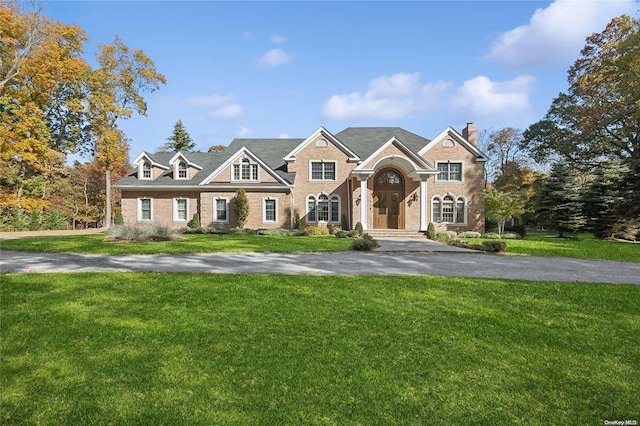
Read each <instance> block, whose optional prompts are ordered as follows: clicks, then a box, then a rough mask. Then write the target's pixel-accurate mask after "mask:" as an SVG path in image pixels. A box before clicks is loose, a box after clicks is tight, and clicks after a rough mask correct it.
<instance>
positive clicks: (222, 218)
mask: <svg viewBox="0 0 640 426" xmlns="http://www.w3.org/2000/svg"><path fill="white" fill-rule="evenodd" d="M213 221H214V222H229V199H228V198H214V200H213Z"/></svg>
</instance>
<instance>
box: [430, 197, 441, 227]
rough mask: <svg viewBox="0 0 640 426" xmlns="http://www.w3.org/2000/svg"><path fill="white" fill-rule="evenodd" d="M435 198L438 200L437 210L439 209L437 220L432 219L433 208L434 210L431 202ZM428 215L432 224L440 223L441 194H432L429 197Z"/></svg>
mask: <svg viewBox="0 0 640 426" xmlns="http://www.w3.org/2000/svg"><path fill="white" fill-rule="evenodd" d="M436 199H437V200H438V201H439V203H438V204H439V207H438V210H439V215H438V216H439V217H438V220H433V210H434V209H433V202H434V201H435V200H436ZM429 216H430V217H429V221H430V222H432V223H433V224H434V225H439V224H441V223H442V196H440V195H434V196H432V197H431V200H430V201H429Z"/></svg>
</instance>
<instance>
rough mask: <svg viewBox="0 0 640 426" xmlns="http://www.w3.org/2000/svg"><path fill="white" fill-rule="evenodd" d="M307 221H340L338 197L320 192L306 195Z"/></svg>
mask: <svg viewBox="0 0 640 426" xmlns="http://www.w3.org/2000/svg"><path fill="white" fill-rule="evenodd" d="M307 222H340V197H338V196H337V195H332V196H331V197H329V196H328V195H326V194H320V195H319V196H318V197H317V198H316V197H315V196H313V195H309V196H308V197H307Z"/></svg>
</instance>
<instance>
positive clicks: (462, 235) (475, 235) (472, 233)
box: [458, 231, 482, 238]
mask: <svg viewBox="0 0 640 426" xmlns="http://www.w3.org/2000/svg"><path fill="white" fill-rule="evenodd" d="M481 235H482V234H480V233H479V232H476V231H464V232H461V233H460V234H458V237H459V238H480V236H481Z"/></svg>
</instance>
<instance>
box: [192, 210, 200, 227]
mask: <svg viewBox="0 0 640 426" xmlns="http://www.w3.org/2000/svg"><path fill="white" fill-rule="evenodd" d="M191 228H195V229H198V228H200V215H199V214H198V213H194V214H193V219H191Z"/></svg>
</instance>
